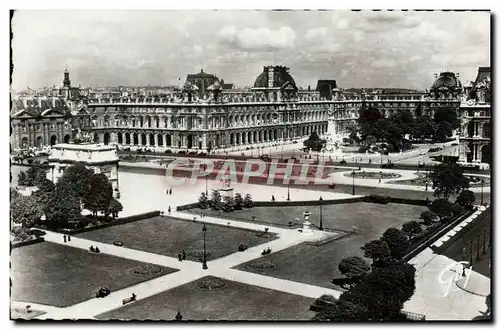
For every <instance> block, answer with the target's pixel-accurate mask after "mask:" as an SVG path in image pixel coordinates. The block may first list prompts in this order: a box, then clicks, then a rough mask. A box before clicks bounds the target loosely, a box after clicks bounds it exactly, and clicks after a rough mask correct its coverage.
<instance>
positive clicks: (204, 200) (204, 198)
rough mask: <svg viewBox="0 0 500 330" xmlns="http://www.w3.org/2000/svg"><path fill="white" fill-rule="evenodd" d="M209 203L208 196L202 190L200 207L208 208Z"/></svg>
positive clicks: (199, 201)
mask: <svg viewBox="0 0 500 330" xmlns="http://www.w3.org/2000/svg"><path fill="white" fill-rule="evenodd" d="M208 204H209V201H208V197H207V195H206V194H205V193H204V192H202V193H201V195H200V197H199V198H198V206H199V207H200V209H207V208H208Z"/></svg>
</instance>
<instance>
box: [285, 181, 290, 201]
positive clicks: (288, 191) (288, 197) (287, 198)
mask: <svg viewBox="0 0 500 330" xmlns="http://www.w3.org/2000/svg"><path fill="white" fill-rule="evenodd" d="M287 193H288V195H287V197H286V200H287V201H290V181H288V190H287Z"/></svg>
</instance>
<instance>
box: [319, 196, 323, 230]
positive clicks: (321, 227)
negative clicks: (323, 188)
mask: <svg viewBox="0 0 500 330" xmlns="http://www.w3.org/2000/svg"><path fill="white" fill-rule="evenodd" d="M319 230H323V197H321V196H319Z"/></svg>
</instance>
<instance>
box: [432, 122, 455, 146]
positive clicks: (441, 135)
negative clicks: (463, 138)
mask: <svg viewBox="0 0 500 330" xmlns="http://www.w3.org/2000/svg"><path fill="white" fill-rule="evenodd" d="M436 125H437V126H436V131H435V133H434V139H435V140H436V141H437V142H446V139H447V138H449V137H450V136H452V134H453V128H452V125H451V124H450V123H449V122H447V121H442V122H440V123H438V124H436Z"/></svg>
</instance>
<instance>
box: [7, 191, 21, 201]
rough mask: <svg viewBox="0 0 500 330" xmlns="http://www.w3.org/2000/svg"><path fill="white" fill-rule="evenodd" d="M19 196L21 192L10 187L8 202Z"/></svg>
mask: <svg viewBox="0 0 500 330" xmlns="http://www.w3.org/2000/svg"><path fill="white" fill-rule="evenodd" d="M19 196H21V194H20V193H19V192H18V191H17V190H16V189H14V188H12V187H10V202H11V203H12V201H13V200H14V199H15V198H17V197H19Z"/></svg>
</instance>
